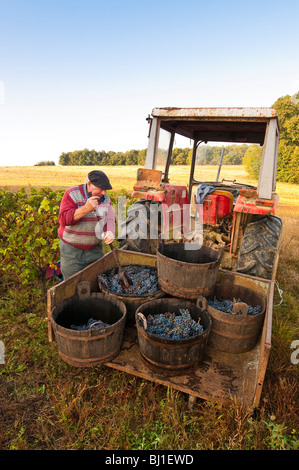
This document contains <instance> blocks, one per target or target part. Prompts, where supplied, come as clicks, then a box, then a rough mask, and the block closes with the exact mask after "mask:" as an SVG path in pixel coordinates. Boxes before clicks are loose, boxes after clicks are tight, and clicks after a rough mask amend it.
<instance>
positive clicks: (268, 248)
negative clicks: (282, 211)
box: [236, 215, 282, 279]
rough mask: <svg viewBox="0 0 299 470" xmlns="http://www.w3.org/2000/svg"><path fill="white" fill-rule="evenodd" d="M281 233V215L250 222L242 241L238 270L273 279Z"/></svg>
mask: <svg viewBox="0 0 299 470" xmlns="http://www.w3.org/2000/svg"><path fill="white" fill-rule="evenodd" d="M281 233H282V221H281V219H280V218H279V217H276V216H273V215H270V216H261V217H257V218H255V219H254V220H253V221H252V222H250V223H249V224H248V225H247V227H246V229H245V233H244V237H243V239H242V242H241V247H240V252H239V257H238V262H237V268H236V270H237V271H238V272H240V273H244V274H249V275H251V276H256V277H261V278H264V279H272V276H273V273H274V269H275V261H276V259H277V256H278V251H279V243H280V238H281ZM274 274H275V273H274Z"/></svg>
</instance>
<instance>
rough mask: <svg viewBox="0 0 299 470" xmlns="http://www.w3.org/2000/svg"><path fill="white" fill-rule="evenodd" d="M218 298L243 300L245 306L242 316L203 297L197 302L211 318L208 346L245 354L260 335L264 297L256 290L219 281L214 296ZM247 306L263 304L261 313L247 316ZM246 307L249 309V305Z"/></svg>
mask: <svg viewBox="0 0 299 470" xmlns="http://www.w3.org/2000/svg"><path fill="white" fill-rule="evenodd" d="M212 297H213V298H214V297H216V299H217V300H233V299H240V300H241V301H242V303H243V306H242V305H241V306H240V307H241V309H242V307H244V306H245V308H244V310H243V313H242V315H236V314H232V313H226V312H222V311H221V310H218V309H215V308H213V307H211V306H210V305H208V302H207V299H206V298H204V297H201V298H199V299H198V303H199V304H200V305H201V307H202V308H204V309H206V310H207V311H208V312H209V314H210V315H211V318H212V329H211V333H210V335H209V346H211V347H213V348H215V349H218V350H220V351H223V352H229V353H243V352H247V351H250V350H251V349H252V348H254V346H255V345H256V343H257V341H258V338H259V336H260V333H261V330H262V325H263V322H264V316H265V300H264V299H263V298H262V297H261V296H259V295H258V294H257V293H256V292H254V291H252V290H250V289H247V288H245V287H243V286H237V285H229V286H228V285H227V284H225V283H224V284H216V286H215V290H214V294H213V296H211V298H212ZM248 305H250V306H252V307H257V306H259V305H260V306H261V312H260V313H258V314H256V315H248V314H247V311H248ZM246 307H247V308H246Z"/></svg>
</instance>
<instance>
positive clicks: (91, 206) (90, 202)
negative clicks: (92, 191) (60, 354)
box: [73, 196, 99, 222]
mask: <svg viewBox="0 0 299 470" xmlns="http://www.w3.org/2000/svg"><path fill="white" fill-rule="evenodd" d="M98 200H99V198H98V197H97V196H91V197H90V198H88V199H87V201H86V203H85V204H84V206H82V207H79V208H78V209H76V210H75V212H74V215H73V218H74V220H75V222H78V220H80V219H82V217H84V216H85V215H86V214H88V213H89V212H91V211H93V210H95V208H96V207H97V205H98Z"/></svg>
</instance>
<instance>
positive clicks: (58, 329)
mask: <svg viewBox="0 0 299 470" xmlns="http://www.w3.org/2000/svg"><path fill="white" fill-rule="evenodd" d="M77 292H78V294H77V295H74V296H72V297H69V298H67V299H65V300H63V301H62V302H61V303H59V304H58V305H57V306H56V307H54V309H53V310H52V314H51V324H52V327H53V331H54V335H55V340H56V343H57V346H58V350H59V354H60V356H61V358H62V359H63V360H64V361H65V362H66V363H68V364H70V365H72V366H77V367H92V366H95V365H98V364H102V363H105V362H109V361H111V360H112V359H113V358H114V357H115V356H116V355H117V354H118V353H119V351H120V349H121V344H122V338H123V331H124V326H125V321H126V315H127V310H126V306H125V305H124V304H123V302H121V301H120V300H119V299H118V298H117V297H116V296H113V295H107V294H99V293H95V292H94V293H90V290H89V282H81V283H79V284H78V287H77ZM90 318H93V319H94V320H96V321H100V320H101V321H102V322H104V323H106V324H109V326H107V327H105V328H103V329H97V328H95V326H96V323H95V324H94V326H92V325H91V327H90V328H89V329H88V330H83V331H82V330H81V331H80V330H75V329H72V328H71V325H73V324H75V325H84V324H86V323H87V322H88V320H89V319H90Z"/></svg>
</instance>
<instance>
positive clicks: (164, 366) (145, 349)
mask: <svg viewBox="0 0 299 470" xmlns="http://www.w3.org/2000/svg"><path fill="white" fill-rule="evenodd" d="M179 309H188V310H189V312H190V315H191V317H192V318H193V319H194V320H195V321H198V319H199V318H200V319H201V321H200V322H201V324H202V326H203V328H204V329H203V332H202V333H199V334H197V335H194V336H192V337H190V338H186V339H168V338H164V337H161V336H159V335H156V334H152V333H149V332H148V331H147V321H146V319H147V317H148V316H149V315H156V314H160V313H166V312H171V313H172V312H175V313H176V314H177V315H179ZM211 326H212V321H211V318H210V315H209V314H208V312H207V311H205V310H203V309H201V308H200V307H198V306H196V304H194V303H192V302H188V301H186V300H184V299H173V298H172V299H170V298H162V299H158V300H153V301H150V302H147V303H145V304H143V305H141V306H140V307H139V308H138V309H137V310H136V327H137V334H138V343H139V350H140V354H141V357H142V359H143V360H144V362H145V363H146V364H147V366H148V367H149V368H150V369H152V370H154V371H158V372H162V373H164V374H168V375H181V374H185V373H187V372H189V371H190V370H193V369H195V368H196V367H197V366H198V364H199V363H200V361H201V360H202V358H203V357H204V353H205V349H206V345H207V340H208V336H209V333H210V330H211Z"/></svg>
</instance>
